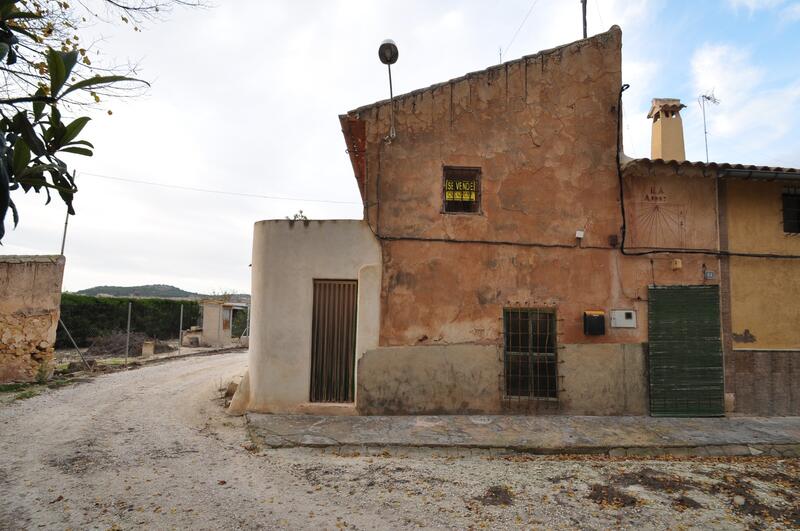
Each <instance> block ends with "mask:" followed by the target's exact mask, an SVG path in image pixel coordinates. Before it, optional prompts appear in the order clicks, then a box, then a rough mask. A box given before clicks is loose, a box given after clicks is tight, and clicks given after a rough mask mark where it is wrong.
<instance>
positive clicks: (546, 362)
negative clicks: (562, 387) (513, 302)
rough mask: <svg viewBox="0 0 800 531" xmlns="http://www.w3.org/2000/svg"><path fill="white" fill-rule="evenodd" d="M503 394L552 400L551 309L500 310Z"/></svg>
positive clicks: (553, 323) (553, 317) (553, 316)
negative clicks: (503, 378)
mask: <svg viewBox="0 0 800 531" xmlns="http://www.w3.org/2000/svg"><path fill="white" fill-rule="evenodd" d="M503 321H504V324H505V349H504V350H505V356H504V358H505V363H504V365H505V367H504V369H505V380H506V395H507V396H514V397H530V398H556V397H557V396H558V385H557V379H556V314H555V311H554V310H551V309H532V308H513V309H506V310H504V311H503Z"/></svg>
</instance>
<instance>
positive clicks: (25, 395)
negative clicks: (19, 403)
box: [14, 389, 40, 400]
mask: <svg viewBox="0 0 800 531" xmlns="http://www.w3.org/2000/svg"><path fill="white" fill-rule="evenodd" d="M39 392H40V391H39V390H38V389H28V390H27V391H23V392H21V393H20V394H18V395H17V396H15V397H14V400H25V399H27V398H33V397H34V396H39Z"/></svg>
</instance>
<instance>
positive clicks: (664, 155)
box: [647, 98, 686, 161]
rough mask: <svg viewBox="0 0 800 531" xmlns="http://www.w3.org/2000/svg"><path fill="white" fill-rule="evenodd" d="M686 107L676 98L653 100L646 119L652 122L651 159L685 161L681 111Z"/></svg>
mask: <svg viewBox="0 0 800 531" xmlns="http://www.w3.org/2000/svg"><path fill="white" fill-rule="evenodd" d="M685 107H686V105H684V104H682V103H681V100H679V99H676V98H653V104H652V105H651V106H650V112H649V113H647V117H648V118H651V119H652V120H653V137H652V143H651V149H650V158H651V159H664V160H677V161H684V160H686V150H685V149H684V147H683V121H681V109H683V108H685Z"/></svg>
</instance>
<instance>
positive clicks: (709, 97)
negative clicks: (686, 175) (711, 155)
mask: <svg viewBox="0 0 800 531" xmlns="http://www.w3.org/2000/svg"><path fill="white" fill-rule="evenodd" d="M697 101H698V102H699V103H700V108H701V109H703V137H704V140H705V143H706V164H708V126H707V125H706V102H708V104H709V105H712V104H713V105H719V100H718V99H717V98H716V96H714V91H713V90H712V91H711V92H707V93H705V94H701V95H700V97H699V98H697Z"/></svg>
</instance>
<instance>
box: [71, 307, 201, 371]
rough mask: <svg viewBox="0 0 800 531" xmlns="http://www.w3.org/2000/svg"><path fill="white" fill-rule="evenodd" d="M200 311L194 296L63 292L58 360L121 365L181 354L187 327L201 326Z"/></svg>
mask: <svg viewBox="0 0 800 531" xmlns="http://www.w3.org/2000/svg"><path fill="white" fill-rule="evenodd" d="M200 315H201V312H200V304H199V303H198V302H197V301H180V300H167V299H122V298H112V297H87V296H81V295H73V294H64V295H63V296H62V301H61V319H60V322H59V327H58V332H57V335H56V366H57V368H62V369H65V368H66V367H69V366H70V364H72V366H73V367H80V366H82V367H83V368H87V367H88V366H89V365H91V366H102V365H106V366H108V365H123V364H128V363H131V362H134V361H138V360H142V359H144V358H148V357H153V356H160V355H163V354H170V353H172V354H180V353H181V350H182V349H185V347H183V346H182V339H183V336H184V335H185V331H186V330H197V329H199V325H200V322H201V318H200Z"/></svg>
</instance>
